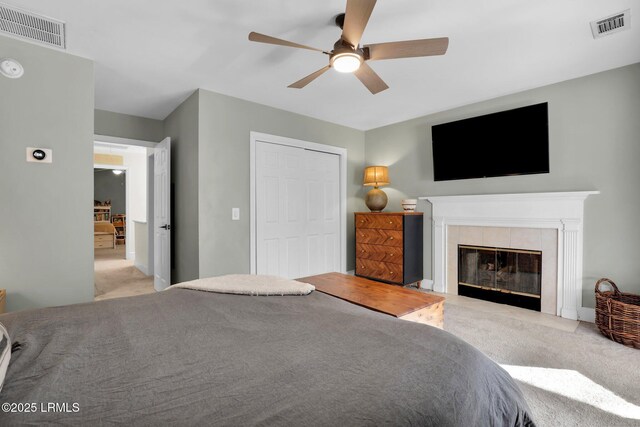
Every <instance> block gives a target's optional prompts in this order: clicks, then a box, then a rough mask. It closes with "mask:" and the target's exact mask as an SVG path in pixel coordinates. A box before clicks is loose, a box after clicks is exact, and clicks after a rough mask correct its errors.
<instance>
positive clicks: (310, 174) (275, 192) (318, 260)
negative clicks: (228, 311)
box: [255, 141, 341, 278]
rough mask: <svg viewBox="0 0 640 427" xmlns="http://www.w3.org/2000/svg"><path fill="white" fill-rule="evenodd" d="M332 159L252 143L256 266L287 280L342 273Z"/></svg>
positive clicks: (335, 161)
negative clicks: (254, 166) (254, 168)
mask: <svg viewBox="0 0 640 427" xmlns="http://www.w3.org/2000/svg"><path fill="white" fill-rule="evenodd" d="M339 160H340V159H339V156H338V155H336V154H329V153H323V152H318V151H311V150H305V149H303V148H297V147H291V146H285V145H278V144H271V143H266V142H260V141H258V142H257V143H256V173H255V178H256V183H255V184H256V187H255V188H256V250H257V253H256V256H257V259H256V267H257V273H258V274H270V275H277V276H282V277H288V278H297V277H304V276H309V275H313V274H320V273H326V272H330V271H339V269H340V256H341V254H340V218H339V214H340V187H339V183H340V166H339V165H340V161H339Z"/></svg>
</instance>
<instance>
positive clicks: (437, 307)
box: [296, 273, 445, 329]
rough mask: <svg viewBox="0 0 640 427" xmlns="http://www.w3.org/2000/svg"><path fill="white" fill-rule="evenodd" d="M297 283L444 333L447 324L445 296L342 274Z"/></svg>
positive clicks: (313, 277) (324, 275)
mask: <svg viewBox="0 0 640 427" xmlns="http://www.w3.org/2000/svg"><path fill="white" fill-rule="evenodd" d="M296 280H298V281H300V282H305V283H310V284H312V285H313V286H315V287H316V290H317V291H320V292H323V293H325V294H329V295H332V296H334V297H337V298H340V299H343V300H345V301H349V302H351V303H353V304H357V305H359V306H362V307H365V308H368V309H370V310H374V311H379V312H380V313H384V314H388V315H390V316H394V317H397V318H399V319H403V320H408V321H410V322H418V323H424V324H427V325H431V326H435V327H437V328H440V329H442V326H443V324H444V300H445V299H444V297H441V296H436V295H429V294H426V293H424V292H420V291H417V290H414V289H406V288H403V287H401V286H397V285H388V284H386V283H380V282H375V281H373V280H369V279H365V278H363V277H356V276H349V275H347V274H342V273H326V274H320V275H317V276H309V277H303V278H300V279H296Z"/></svg>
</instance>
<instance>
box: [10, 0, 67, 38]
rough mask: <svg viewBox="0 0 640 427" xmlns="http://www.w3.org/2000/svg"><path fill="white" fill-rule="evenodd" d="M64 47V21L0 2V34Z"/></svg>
mask: <svg viewBox="0 0 640 427" xmlns="http://www.w3.org/2000/svg"><path fill="white" fill-rule="evenodd" d="M2 33H4V34H8V35H11V36H14V37H20V38H23V39H26V40H29V41H32V42H36V43H40V44H44V45H46V46H53V47H57V48H61V49H65V34H64V22H62V21H58V20H56V19H51V18H47V17H45V16H41V15H37V14H35V13H31V12H28V11H26V10H22V9H19V8H17V7H14V6H9V5H7V4H4V3H0V34H2Z"/></svg>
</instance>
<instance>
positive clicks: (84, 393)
mask: <svg viewBox="0 0 640 427" xmlns="http://www.w3.org/2000/svg"><path fill="white" fill-rule="evenodd" d="M0 322H2V323H4V324H5V325H6V326H7V328H8V330H9V333H10V335H11V339H12V341H13V342H18V343H20V344H21V349H20V350H18V351H15V352H14V353H13V355H12V359H11V364H10V366H9V370H8V372H7V378H6V382H5V385H4V389H3V390H2V393H1V394H0V402H2V403H15V404H18V403H22V404H25V403H26V404H30V403H35V404H36V405H37V406H36V407H32V408H36V409H37V410H36V412H31V413H6V412H0V425H14V424H18V423H27V424H38V423H59V424H72V425H104V424H116V423H119V424H123V425H287V426H288V425H294V426H295V425H304V426H316V425H322V426H333V425H381V424H386V425H433V426H519V425H533V423H532V421H531V418H530V412H529V409H528V407H527V404H526V403H525V401H524V399H523V396H522V393H521V392H520V390H519V389H518V387H517V385H516V384H515V382H514V381H513V379H512V378H511V377H510V376H509V374H507V373H506V372H505V371H504V370H503V369H502V368H500V367H499V366H498V365H496V364H495V363H494V362H492V361H491V360H489V359H488V358H487V357H486V356H484V355H483V354H482V353H480V352H479V351H478V350H476V349H475V348H473V347H471V346H470V345H468V344H466V343H465V342H463V341H461V340H460V339H458V338H456V337H454V336H453V335H451V334H449V333H447V332H444V331H441V330H439V329H436V328H433V327H430V326H426V325H422V324H417V323H412V322H407V321H404V320H399V319H395V318H392V317H389V316H386V315H383V314H379V313H376V312H372V311H369V310H366V309H363V308H361V307H358V306H355V305H353V304H350V303H347V302H345V301H342V300H339V299H336V298H333V297H331V296H328V295H325V294H322V293H320V292H317V291H316V292H313V293H311V294H310V295H308V296H285V297H279V296H270V297H255V296H241V295H223V294H214V293H209V292H201V291H195V290H187V289H171V290H168V291H165V292H160V293H157V294H152V295H144V296H138V297H130V298H122V299H118V300H108V301H100V302H94V303H87V304H79V305H72V306H66V307H54V308H46V309H40V310H31V311H24V312H16V313H9V314H5V315H1V316H0ZM51 403H53V404H56V403H57V404H58V406H57V409H52V408H53V407H52V406H51V405H49V404H51ZM65 404H66V406H65ZM74 404H75V405H74ZM41 405H44V406H41ZM3 408H4V407H3ZM43 409H44V411H43ZM76 410H77V411H76ZM61 411H62V412H61Z"/></svg>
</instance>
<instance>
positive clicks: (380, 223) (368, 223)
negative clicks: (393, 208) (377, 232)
mask: <svg viewBox="0 0 640 427" xmlns="http://www.w3.org/2000/svg"><path fill="white" fill-rule="evenodd" d="M356 228H378V229H382V230H402V216H401V215H385V214H375V215H374V214H369V215H367V214H356Z"/></svg>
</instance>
